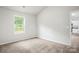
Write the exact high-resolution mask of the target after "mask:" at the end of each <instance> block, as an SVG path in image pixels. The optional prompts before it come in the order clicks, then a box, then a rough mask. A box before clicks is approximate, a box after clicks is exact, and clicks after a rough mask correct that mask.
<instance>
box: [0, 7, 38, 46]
mask: <svg viewBox="0 0 79 59" xmlns="http://www.w3.org/2000/svg"><path fill="white" fill-rule="evenodd" d="M14 15H20V16H24V17H25V22H26V24H25V27H26V31H25V33H22V34H14V30H13V29H14V28H13V26H14V22H13V21H14V18H13V17H14ZM36 30H37V28H36V17H35V16H34V15H30V14H24V13H20V12H16V11H12V10H8V9H4V8H0V45H1V44H5V43H10V42H15V41H18V40H24V39H28V38H33V37H36V36H37V31H36Z"/></svg>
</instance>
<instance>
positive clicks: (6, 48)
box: [0, 38, 78, 53]
mask: <svg viewBox="0 0 79 59" xmlns="http://www.w3.org/2000/svg"><path fill="white" fill-rule="evenodd" d="M0 52H1V53H65V52H66V53H68V52H78V51H77V49H75V48H73V47H69V46H66V45H62V44H58V43H55V42H51V41H47V40H43V39H39V38H34V39H30V40H23V41H19V42H15V43H10V44H5V45H1V46H0Z"/></svg>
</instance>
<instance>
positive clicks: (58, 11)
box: [37, 6, 77, 45]
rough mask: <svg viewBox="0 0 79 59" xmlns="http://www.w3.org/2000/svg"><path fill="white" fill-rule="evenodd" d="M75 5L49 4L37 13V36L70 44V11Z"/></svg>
mask: <svg viewBox="0 0 79 59" xmlns="http://www.w3.org/2000/svg"><path fill="white" fill-rule="evenodd" d="M75 9H77V7H64V6H63V7H62V6H61V7H57V6H51V7H48V8H46V9H45V10H43V11H42V12H41V13H40V14H39V15H38V18H37V19H38V36H39V37H40V38H42V39H47V40H49V41H54V42H58V43H62V44H67V45H69V44H70V41H71V40H70V12H71V11H72V10H75Z"/></svg>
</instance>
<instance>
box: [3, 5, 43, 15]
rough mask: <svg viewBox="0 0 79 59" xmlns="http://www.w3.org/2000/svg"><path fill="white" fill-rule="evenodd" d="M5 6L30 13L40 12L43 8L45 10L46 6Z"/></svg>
mask: <svg viewBox="0 0 79 59" xmlns="http://www.w3.org/2000/svg"><path fill="white" fill-rule="evenodd" d="M3 8H8V9H11V10H15V11H19V12H24V13H29V14H34V15H35V14H38V13H39V12H40V11H41V10H43V9H44V8H45V7H44V6H24V8H23V6H3Z"/></svg>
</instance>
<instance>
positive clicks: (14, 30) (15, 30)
mask: <svg viewBox="0 0 79 59" xmlns="http://www.w3.org/2000/svg"><path fill="white" fill-rule="evenodd" d="M15 17H23V18H24V23H23V24H24V31H22V32H16V30H15V27H16V25H15ZM13 24H14V33H15V34H22V33H25V17H24V16H19V15H14V22H13Z"/></svg>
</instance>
